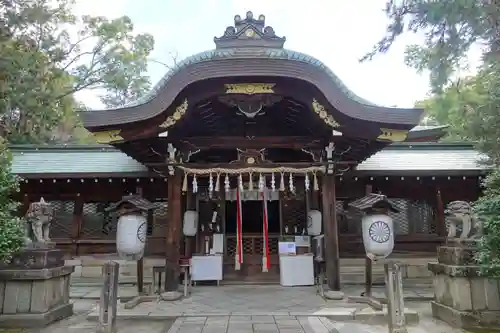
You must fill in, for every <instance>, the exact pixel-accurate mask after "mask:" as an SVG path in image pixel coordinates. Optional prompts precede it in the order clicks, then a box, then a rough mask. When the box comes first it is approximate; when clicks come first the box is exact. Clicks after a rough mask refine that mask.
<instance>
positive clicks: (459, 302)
mask: <svg viewBox="0 0 500 333" xmlns="http://www.w3.org/2000/svg"><path fill="white" fill-rule="evenodd" d="M474 253H475V246H474V244H473V243H472V242H468V243H461V244H458V243H457V244H447V245H445V246H441V247H439V248H438V262H437V263H435V262H434V263H429V265H428V267H429V270H430V271H431V272H433V273H434V294H435V299H434V301H433V302H432V303H431V305H432V314H433V316H434V317H435V318H438V319H441V320H443V321H445V322H446V323H448V324H450V325H452V326H455V327H460V328H473V327H478V326H496V325H500V292H499V284H500V281H498V280H495V279H489V278H488V277H486V276H481V275H480V274H479V266H477V265H476V263H475V261H474Z"/></svg>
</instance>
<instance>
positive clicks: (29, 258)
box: [0, 249, 64, 270]
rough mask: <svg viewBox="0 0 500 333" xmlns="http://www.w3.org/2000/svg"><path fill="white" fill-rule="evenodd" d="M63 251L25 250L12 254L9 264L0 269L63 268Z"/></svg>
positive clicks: (1, 264)
mask: <svg viewBox="0 0 500 333" xmlns="http://www.w3.org/2000/svg"><path fill="white" fill-rule="evenodd" d="M63 257H64V251H61V250H57V249H25V250H22V251H20V252H18V253H15V254H13V256H12V260H11V262H10V263H8V264H6V263H0V269H2V270H3V269H19V270H23V269H44V268H54V267H62V266H64V259H63Z"/></svg>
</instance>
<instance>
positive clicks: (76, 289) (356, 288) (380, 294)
mask: <svg viewBox="0 0 500 333" xmlns="http://www.w3.org/2000/svg"><path fill="white" fill-rule="evenodd" d="M239 287H241V290H243V289H245V288H246V289H248V290H252V291H253V290H256V289H258V290H264V293H265V290H266V288H268V289H269V288H275V287H277V288H280V287H279V286H278V285H268V286H248V285H246V286H229V285H227V286H220V287H193V292H194V294H198V293H197V292H198V291H201V292H202V294H203V290H210V291H211V292H217V290H220V288H223V289H224V288H226V289H227V290H233V289H232V288H236V290H238V288H239ZM300 288H301V287H293V288H292V289H290V287H288V288H282V289H283V290H285V291H286V290H288V291H290V290H300ZM363 288H364V287H363V286H361V285H347V286H342V291H343V292H344V293H345V294H346V295H348V296H359V295H360V294H361V293H362V292H363V290H364V289H363ZM136 289H137V288H136V287H135V286H131V285H120V289H119V290H118V296H119V297H122V298H131V297H134V296H136V295H137V290H136ZM226 289H224V290H226ZM302 289H307V290H313V291H312V294H315V290H314V288H313V287H303V288H302ZM384 290H385V287H384V286H374V287H373V296H375V297H377V298H380V299H384V298H385V292H384ZM202 294H200V295H201V297H203V296H202ZM308 294H310V293H309V292H308ZM100 295H101V287H100V286H97V285H93V286H85V285H80V284H78V285H72V286H71V291H70V297H71V298H73V299H96V300H97V299H99V297H100ZM404 296H405V300H407V301H427V300H432V299H433V298H434V291H433V290H432V288H431V287H426V286H405V287H404Z"/></svg>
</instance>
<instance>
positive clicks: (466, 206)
mask: <svg viewBox="0 0 500 333" xmlns="http://www.w3.org/2000/svg"><path fill="white" fill-rule="evenodd" d="M445 217H446V222H447V224H448V235H447V239H448V240H452V241H453V240H455V241H457V240H458V241H462V240H467V239H475V238H477V237H480V236H481V235H482V234H483V229H482V226H481V223H480V221H479V220H478V219H477V217H476V216H474V214H473V211H472V206H471V204H470V203H468V202H466V201H452V202H450V203H449V204H448V205H447V206H446V210H445ZM459 225H461V226H462V232H461V233H460V235H458V230H457V227H458V226H459Z"/></svg>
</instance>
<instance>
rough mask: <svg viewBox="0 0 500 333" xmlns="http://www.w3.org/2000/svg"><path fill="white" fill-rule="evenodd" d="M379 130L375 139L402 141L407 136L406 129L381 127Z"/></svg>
mask: <svg viewBox="0 0 500 333" xmlns="http://www.w3.org/2000/svg"><path fill="white" fill-rule="evenodd" d="M380 132H381V133H380V135H379V136H378V137H377V139H378V140H382V141H392V142H402V141H405V140H406V138H407V137H408V131H406V130H396V129H390V128H381V129H380Z"/></svg>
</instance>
